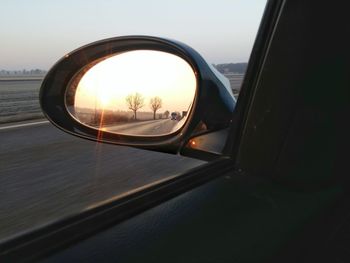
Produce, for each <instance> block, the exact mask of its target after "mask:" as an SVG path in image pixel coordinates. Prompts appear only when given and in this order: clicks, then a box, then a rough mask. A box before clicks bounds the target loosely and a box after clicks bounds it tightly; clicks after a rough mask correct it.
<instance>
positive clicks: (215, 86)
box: [40, 36, 236, 159]
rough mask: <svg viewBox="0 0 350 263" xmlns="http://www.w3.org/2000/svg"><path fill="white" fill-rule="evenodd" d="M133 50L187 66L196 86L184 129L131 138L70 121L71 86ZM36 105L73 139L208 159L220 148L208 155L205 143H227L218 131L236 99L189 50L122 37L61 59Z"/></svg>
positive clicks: (225, 124) (226, 84) (171, 43)
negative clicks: (93, 69)
mask: <svg viewBox="0 0 350 263" xmlns="http://www.w3.org/2000/svg"><path fill="white" fill-rule="evenodd" d="M136 50H154V51H161V52H166V53H169V54H172V55H175V56H178V57H179V58H181V59H183V60H184V61H186V62H187V63H188V64H189V65H190V66H191V67H192V69H193V72H194V73H195V77H196V82H197V87H196V91H195V98H194V101H193V104H192V107H191V111H190V112H189V113H188V116H187V119H186V121H185V123H184V124H183V126H182V127H181V128H180V129H178V130H177V131H176V132H174V133H171V134H165V135H159V136H151V137H150V136H133V135H125V134H118V133H111V132H108V131H105V130H103V129H95V128H92V127H89V126H87V125H84V124H83V123H81V122H79V121H78V120H76V119H75V118H73V117H72V115H71V114H70V113H69V111H68V109H67V107H66V102H65V94H66V91H67V89H68V87H69V85H70V84H71V83H72V81H74V80H75V81H76V80H80V78H81V77H82V76H83V74H84V73H85V72H86V71H87V69H89V68H91V67H92V66H93V65H96V64H97V63H99V62H100V61H102V60H104V59H106V58H109V57H111V56H115V55H117V54H121V53H123V52H128V51H136ZM40 105H41V108H42V110H43V112H44V114H45V115H46V117H47V118H48V119H49V120H50V122H51V123H53V124H54V125H55V126H57V127H58V128H60V129H61V130H63V131H65V132H67V133H70V134H72V135H75V136H79V137H82V138H85V139H89V140H94V141H98V142H104V143H111V144H117V145H125V146H133V147H137V148H142V149H148V150H154V151H160V152H167V153H173V154H176V153H180V154H184V155H186V156H191V157H194V158H200V159H213V158H217V157H220V156H222V155H225V152H224V148H225V147H224V146H223V147H221V146H218V147H216V150H215V152H213V151H211V150H210V149H212V148H213V146H211V148H210V149H208V150H206V148H205V145H207V144H208V141H214V142H215V140H216V141H217V138H218V137H217V136H218V135H217V134H219V136H220V140H224V141H226V139H227V136H228V135H226V138H224V137H225V136H223V135H222V134H227V133H218V131H222V130H226V129H227V128H228V127H229V126H230V124H231V122H232V117H233V111H234V108H235V105H236V100H235V98H234V96H233V93H232V91H231V88H230V84H229V81H228V80H227V79H226V78H225V77H224V76H222V75H221V74H220V73H219V72H218V71H216V69H215V68H214V67H213V66H212V65H209V64H208V63H207V62H206V61H205V60H204V59H203V58H202V57H201V56H200V55H199V54H198V53H197V52H196V51H195V50H194V49H192V48H191V47H189V46H187V45H185V44H183V43H180V42H177V41H173V40H168V39H163V38H157V37H149V36H126V37H116V38H111V39H105V40H101V41H97V42H94V43H91V44H88V45H86V46H83V47H81V48H79V49H77V50H74V51H72V52H71V53H69V54H66V55H65V56H64V57H63V58H62V59H61V60H59V61H58V62H57V63H56V64H55V65H54V66H53V67H52V68H51V69H50V71H49V72H48V73H47V75H46V77H45V79H44V81H43V83H42V86H41V89H40ZM205 134H206V136H203V135H205ZM210 134H212V136H210ZM198 136H201V140H199V141H198V142H196V137H198ZM203 138H206V139H203ZM209 144H210V143H209ZM221 144H222V143H221ZM211 145H212V143H211ZM223 145H224V144H223ZM214 148H215V147H214ZM220 148H223V149H220ZM206 153H208V154H206Z"/></svg>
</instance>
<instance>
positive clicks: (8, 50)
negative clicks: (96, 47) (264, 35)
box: [0, 0, 266, 241]
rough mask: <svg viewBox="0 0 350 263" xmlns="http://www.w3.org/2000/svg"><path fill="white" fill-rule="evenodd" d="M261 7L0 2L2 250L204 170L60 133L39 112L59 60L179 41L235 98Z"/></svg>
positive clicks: (258, 3) (239, 2) (257, 0)
mask: <svg viewBox="0 0 350 263" xmlns="http://www.w3.org/2000/svg"><path fill="white" fill-rule="evenodd" d="M265 4H266V1H263V0H254V1H244V0H235V1H227V0H219V1H210V2H209V1H197V0H196V1H185V0H180V1H176V2H169V1H160V0H153V1H136V0H132V1H124V2H117V1H86V0H85V1H82V0H77V1H57V2H53V1H33V0H30V1H19V0H12V1H9V0H5V1H2V3H1V9H0V23H1V25H2V27H1V29H0V33H1V36H2V37H1V48H0V58H1V60H0V200H1V201H0V241H1V240H5V239H7V238H10V237H11V236H13V235H18V234H20V233H23V232H25V231H28V230H31V229H34V228H38V227H41V226H43V225H46V224H49V223H51V222H54V221H57V220H60V219H63V218H65V217H68V216H70V215H74V214H77V213H80V212H81V211H85V210H87V209H90V208H91V207H95V206H98V205H99V204H101V203H104V202H108V201H109V200H114V199H117V198H118V197H119V196H120V195H122V194H123V195H125V194H127V193H130V192H132V191H137V189H138V188H140V187H145V186H147V185H149V184H154V183H157V182H160V181H164V180H167V179H169V178H173V177H176V176H179V175H181V174H182V173H184V172H185V171H188V170H189V169H191V168H193V167H197V166H200V165H203V164H205V162H204V161H200V160H195V159H191V158H186V157H182V156H178V155H170V154H165V153H158V152H151V151H145V150H140V149H135V148H129V147H122V146H113V145H107V144H98V143H95V142H91V141H87V140H83V139H80V138H77V137H73V136H70V135H68V134H65V133H64V132H62V131H60V130H58V129H57V128H55V127H54V126H53V125H51V124H50V123H49V122H48V121H47V120H46V119H45V117H44V115H43V113H42V112H41V110H40V106H39V102H38V92H39V88H40V85H41V82H42V80H43V77H44V76H45V74H46V73H47V71H48V70H49V69H50V67H51V66H52V65H53V64H54V63H55V62H56V61H57V60H58V59H60V57H62V56H64V54H66V53H68V52H70V51H71V50H74V49H76V48H78V47H80V46H82V45H85V44H88V43H90V42H93V41H96V40H99V39H105V38H109V37H115V36H122V35H151V36H160V37H165V38H170V39H175V40H179V41H181V42H183V43H186V44H188V45H189V46H191V47H193V48H194V49H196V50H197V51H198V52H199V53H200V54H201V55H202V56H203V57H204V58H205V59H206V60H207V61H208V62H209V63H210V64H212V65H213V66H214V67H215V68H216V69H217V70H218V71H219V72H221V73H222V74H223V75H224V76H225V77H226V78H228V79H229V81H230V84H231V88H232V91H233V93H234V95H235V96H236V98H237V97H238V95H239V91H240V86H241V83H242V80H243V77H244V73H245V70H246V68H247V62H248V60H249V56H250V52H251V49H252V46H253V43H254V39H255V36H256V33H257V30H258V26H259V23H260V20H261V17H262V14H263V10H264V7H265ZM135 77H137V76H135ZM169 92H176V91H169ZM158 112H159V113H162V114H163V115H164V116H168V117H169V118H171V119H172V120H173V121H177V120H178V119H179V117H178V115H179V114H178V113H176V112H169V111H168V110H167V109H165V108H164V109H159V110H158Z"/></svg>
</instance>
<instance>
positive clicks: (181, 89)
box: [67, 50, 197, 112]
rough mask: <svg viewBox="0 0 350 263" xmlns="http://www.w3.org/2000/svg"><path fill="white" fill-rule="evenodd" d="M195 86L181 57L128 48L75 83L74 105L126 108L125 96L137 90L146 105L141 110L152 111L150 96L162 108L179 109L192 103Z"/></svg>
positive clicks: (186, 64) (113, 108)
mask: <svg viewBox="0 0 350 263" xmlns="http://www.w3.org/2000/svg"><path fill="white" fill-rule="evenodd" d="M116 72H118V74H115V73H116ZM135 76H137V78H135ZM196 88H197V83H196V76H195V73H194V71H193V69H192V67H191V66H190V65H189V64H188V63H187V62H186V61H185V60H183V59H182V58H180V57H178V56H175V55H172V54H169V53H165V52H160V51H151V50H137V51H130V52H124V53H121V54H118V55H116V56H112V57H110V58H107V59H106V60H103V61H101V62H99V63H98V64H96V65H94V66H93V67H92V68H90V69H89V70H88V71H87V72H86V73H85V75H84V76H83V77H82V79H81V80H80V82H79V84H78V86H77V91H76V93H75V103H74V106H75V107H77V108H85V109H90V110H91V109H92V110H94V109H96V108H97V109H99V110H105V109H109V110H114V111H118V110H119V111H129V109H128V106H127V104H126V100H125V99H126V97H127V96H128V95H134V94H135V93H139V94H140V95H141V96H142V97H143V99H144V104H145V105H144V107H142V109H141V111H151V109H150V106H149V102H150V99H151V98H154V97H156V96H157V97H159V98H160V99H161V101H162V110H163V111H164V110H169V111H170V112H173V111H179V112H182V111H187V110H188V109H189V107H190V105H191V104H192V102H193V99H194V96H195V91H196ZM67 94H72V93H70V92H68V93H67ZM163 111H162V112H163Z"/></svg>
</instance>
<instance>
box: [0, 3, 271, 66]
mask: <svg viewBox="0 0 350 263" xmlns="http://www.w3.org/2000/svg"><path fill="white" fill-rule="evenodd" d="M265 5H266V1H264V0H215V1H214V0H213V1H208V0H176V1H174V0H172V1H170V0H147V1H146V0H127V1H126V0H123V1H122V0H96V1H90V0H60V1H48V0H25V1H24V0H1V3H0V36H1V41H0V69H8V70H17V69H19V70H20V69H33V68H39V69H44V70H48V69H49V68H50V67H51V66H52V65H53V64H54V63H55V62H56V61H57V60H59V59H60V58H61V57H62V56H63V55H64V54H66V53H68V52H70V51H72V50H74V49H76V48H78V47H80V46H82V45H85V44H88V43H91V42H94V41H97V40H100V39H104V38H110V37H115V36H123V35H152V36H159V37H167V38H172V39H176V40H178V41H181V42H183V43H186V44H187V45H189V46H191V47H193V48H194V49H196V50H197V51H198V52H199V53H200V54H201V55H202V56H203V57H204V58H205V59H206V60H207V61H208V62H209V63H215V64H218V63H237V62H247V61H248V59H249V55H250V51H251V48H252V45H253V43H254V39H255V36H256V33H257V30H258V27H259V24H260V21H261V17H262V14H263V11H264V8H265Z"/></svg>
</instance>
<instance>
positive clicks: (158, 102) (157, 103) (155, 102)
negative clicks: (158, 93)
mask: <svg viewBox="0 0 350 263" xmlns="http://www.w3.org/2000/svg"><path fill="white" fill-rule="evenodd" d="M149 104H150V106H151V109H152V111H153V119H154V120H155V119H156V112H157V110H159V109H160V108H161V107H162V99H161V98H159V97H154V98H151V100H150V102H149Z"/></svg>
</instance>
